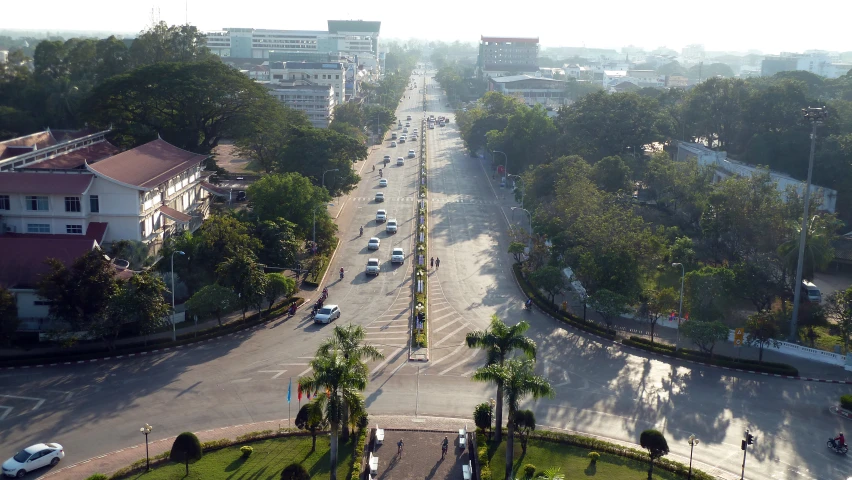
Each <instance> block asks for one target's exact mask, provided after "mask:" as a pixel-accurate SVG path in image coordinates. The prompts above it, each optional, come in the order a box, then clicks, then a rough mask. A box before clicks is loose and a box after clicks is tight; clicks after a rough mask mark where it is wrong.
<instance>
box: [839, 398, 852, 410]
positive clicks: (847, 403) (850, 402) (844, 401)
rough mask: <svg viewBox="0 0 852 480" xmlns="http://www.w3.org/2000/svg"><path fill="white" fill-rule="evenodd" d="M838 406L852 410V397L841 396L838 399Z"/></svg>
mask: <svg viewBox="0 0 852 480" xmlns="http://www.w3.org/2000/svg"><path fill="white" fill-rule="evenodd" d="M840 406H841V407H843V408H844V409H846V410H852V395H843V396H841V397H840Z"/></svg>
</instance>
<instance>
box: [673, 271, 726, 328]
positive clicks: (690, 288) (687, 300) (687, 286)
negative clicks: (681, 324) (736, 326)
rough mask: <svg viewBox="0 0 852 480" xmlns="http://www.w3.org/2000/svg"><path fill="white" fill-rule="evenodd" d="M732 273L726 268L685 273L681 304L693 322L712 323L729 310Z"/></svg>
mask: <svg viewBox="0 0 852 480" xmlns="http://www.w3.org/2000/svg"><path fill="white" fill-rule="evenodd" d="M734 278H735V277H734V272H733V271H732V270H731V269H730V268H728V267H703V268H701V269H698V270H693V271H691V272H686V278H685V279H684V290H683V302H684V304H685V306H686V311H687V312H689V314H690V315H691V317H692V318H693V319H695V320H700V321H707V322H712V321H714V320H720V319H722V318H724V317H725V314H726V313H727V311H728V310H729V309H730V301H729V300H730V298H731V296H732V288H733V286H734V285H735V282H734Z"/></svg>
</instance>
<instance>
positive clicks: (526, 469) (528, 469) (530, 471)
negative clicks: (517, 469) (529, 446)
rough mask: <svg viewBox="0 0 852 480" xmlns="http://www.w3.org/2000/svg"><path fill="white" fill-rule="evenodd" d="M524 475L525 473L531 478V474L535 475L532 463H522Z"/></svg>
mask: <svg viewBox="0 0 852 480" xmlns="http://www.w3.org/2000/svg"><path fill="white" fill-rule="evenodd" d="M524 475H526V477H527V478H532V476H533V475H535V465H533V464H532V463H528V464H526V465H524Z"/></svg>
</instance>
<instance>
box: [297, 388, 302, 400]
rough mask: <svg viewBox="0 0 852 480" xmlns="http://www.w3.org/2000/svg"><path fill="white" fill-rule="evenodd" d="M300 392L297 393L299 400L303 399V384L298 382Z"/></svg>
mask: <svg viewBox="0 0 852 480" xmlns="http://www.w3.org/2000/svg"><path fill="white" fill-rule="evenodd" d="M297 390H298V393H297V394H296V395H297V396H298V397H299V401H300V402H301V401H302V384H301V383H300V384H298V389H297Z"/></svg>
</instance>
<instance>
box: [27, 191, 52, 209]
mask: <svg viewBox="0 0 852 480" xmlns="http://www.w3.org/2000/svg"><path fill="white" fill-rule="evenodd" d="M26 200H27V202H26V203H27V210H32V211H39V212H46V211H47V210H48V208H47V197H37V196H34V195H27V199H26Z"/></svg>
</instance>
